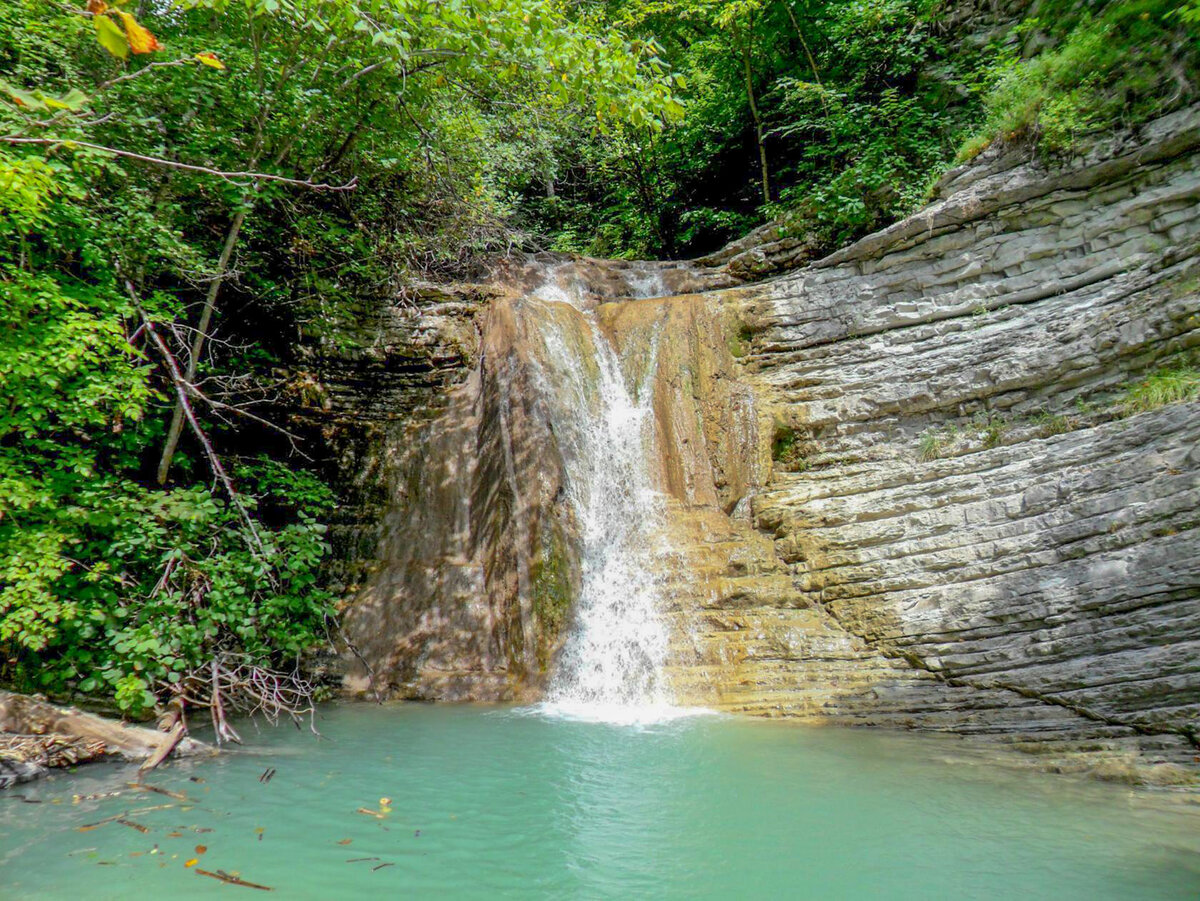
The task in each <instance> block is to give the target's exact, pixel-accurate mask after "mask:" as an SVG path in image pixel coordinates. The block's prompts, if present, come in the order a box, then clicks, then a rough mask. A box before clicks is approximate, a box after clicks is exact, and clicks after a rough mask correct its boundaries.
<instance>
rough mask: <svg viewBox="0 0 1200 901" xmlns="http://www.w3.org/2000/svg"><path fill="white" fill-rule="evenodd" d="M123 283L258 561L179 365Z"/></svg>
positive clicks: (249, 522)
mask: <svg viewBox="0 0 1200 901" xmlns="http://www.w3.org/2000/svg"><path fill="white" fill-rule="evenodd" d="M122 281H124V282H125V290H126V291H127V292H128V293H129V299H130V300H132V301H133V305H134V307H136V308H137V311H138V314H139V315H140V316H141V317H142V322H143V323H144V324H145V326H146V334H148V335H149V336H150V339H151V340H152V341H153V342H154V346H155V347H156V348H158V352H159V353H160V354H162V357H163V362H164V363H166V365H167V371H168V372H169V373H170V374H171V381H172V383H173V384H174V385H175V394H176V396H177V397H178V398H179V403H180V405H181V406H182V407H183V412H184V415H185V416H186V417H187V421H188V424H189V425H190V426H191V427H192V432H193V433H195V435H196V439H197V440H198V441H199V442H200V444H201V446H202V447H203V448H204V453H205V456H207V457H208V464H209V466H210V467H211V468H212V471H213V475H214V476H216V477H217V479H218V480H219V481H220V482H221V484H222V485H223V486H224V488H225V492H226V493H227V494H228V495H229V499H230V501H231V502H232V503H233V505H234V507H236V508H237V511H238V513H239V514H240V515H241V517H242V521H243V522H244V523H245V524H246V528H248V529H249V530H250V535H251V537H252V538H253V539H254V544H255V546H256V547H257V549H258V553H259V556H260V557H265V556H266V551H265V550H264V549H263V545H262V539H261V538H259V536H258V528H257V527H256V526H255V525H254V520H253V519H251V518H250V513H249V512H248V511H247V510H246V507H245V505H244V504H243V503H242V498H241V495H239V494H238V493H237V490H236V489H235V488H234V487H233V481H232V480H231V479H230V478H229V474H228V473H227V472H226V471H225V467H224V466H223V465H222V464H221V458H220V457H218V456H217V452H216V450H215V449H214V448H213V446H212V442H211V441H209V440H208V436H207V435H206V434H204V429H202V428H201V427H200V421H199V420H198V419H196V412H195V410H193V409H192V405H191V403H190V402H189V400H188V391H187V382H186V381H185V380H184V378H183V373H181V372H180V371H179V364H178V362H176V360H175V355H174V354H173V353H171V349H170V348H169V347H167V344H166V342H165V341H163V339H162V336H161V335H159V333H158V332H157V331H156V330H155V328H154V323H153V322H152V321H151V320H150V317H149V316H147V315H146V311H145V310H144V309H142V304H141V301H139V300H138V297H137V292H136V291H135V290H134V288H133V283H132V282H131V281H129V279H127V278H122Z"/></svg>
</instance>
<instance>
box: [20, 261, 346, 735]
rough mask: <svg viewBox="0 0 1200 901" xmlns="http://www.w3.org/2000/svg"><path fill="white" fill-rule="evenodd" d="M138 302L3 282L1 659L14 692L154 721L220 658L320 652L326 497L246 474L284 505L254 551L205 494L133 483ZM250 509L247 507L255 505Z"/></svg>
mask: <svg viewBox="0 0 1200 901" xmlns="http://www.w3.org/2000/svg"><path fill="white" fill-rule="evenodd" d="M132 312H133V311H132V309H131V305H130V301H129V300H128V299H127V298H122V297H121V296H120V295H119V294H116V293H115V292H106V291H105V290H103V289H100V288H97V287H94V286H88V285H85V284H82V283H72V282H68V281H66V280H56V279H54V278H52V277H50V276H46V275H37V274H31V273H28V272H25V271H21V270H16V269H12V268H8V269H5V270H3V271H0V394H2V396H3V397H4V398H5V404H4V405H3V406H2V407H0V647H2V648H3V649H4V652H5V656H6V658H8V660H9V663H8V664H7V666H6V669H7V677H8V681H10V682H15V683H16V684H18V685H20V686H21V687H24V688H28V689H36V690H41V691H50V692H53V693H66V692H68V691H70V690H78V691H82V692H85V693H91V694H107V695H109V696H110V697H112V698H114V699H115V700H116V702H117V704H118V705H119V706H120V707H121V708H122V709H123V710H126V711H128V712H130V713H134V714H138V713H141V712H142V711H143V710H145V709H146V708H148V707H150V706H152V705H153V703H154V702H155V698H156V696H157V695H158V694H160V693H166V692H169V690H170V686H171V685H173V684H174V683H176V682H177V681H178V680H179V679H180V678H181V676H182V675H183V674H185V673H188V672H191V671H193V670H195V669H196V668H198V667H201V666H202V665H203V664H205V663H206V662H207V660H209V659H211V657H212V656H213V655H214V654H215V653H216V652H217V651H236V652H238V653H244V654H248V655H250V656H251V657H252V658H254V659H257V660H262V661H271V660H275V659H278V658H279V657H280V656H281V655H295V654H298V653H299V652H300V651H301V650H303V649H304V648H306V647H308V646H310V645H312V644H313V643H314V642H315V641H317V640H318V639H319V638H320V637H321V636H322V635H323V629H324V622H325V617H326V615H327V614H329V613H330V612H331V610H330V597H329V595H328V594H327V593H326V592H325V591H324V590H322V589H321V588H320V587H319V585H318V584H317V574H318V570H319V567H320V564H321V561H322V559H323V558H324V556H325V554H326V552H327V546H326V545H325V543H324V540H323V533H324V526H323V525H322V524H321V522H320V519H321V517H323V516H324V514H326V513H327V512H328V510H329V508H330V498H329V493H328V489H327V488H324V487H323V486H322V485H321V484H320V483H319V482H317V481H316V480H315V479H314V478H313V477H312V476H311V475H309V474H307V473H304V472H303V471H299V472H297V471H293V470H290V469H288V468H286V467H283V466H281V465H279V464H275V463H268V462H257V463H252V464H247V465H246V466H244V467H243V468H242V472H241V473H240V475H241V476H242V477H243V478H242V481H243V483H244V484H247V485H256V486H257V487H258V490H260V491H262V492H263V503H264V506H265V505H266V504H267V503H273V504H276V505H277V506H278V511H277V512H276V515H275V517H274V519H275V520H276V521H278V522H279V523H280V524H279V525H277V526H273V527H265V526H266V523H263V522H262V521H261V520H260V526H264V527H262V528H260V535H261V536H262V550H261V551H259V550H257V548H256V545H255V543H254V542H252V541H250V540H248V539H249V536H248V535H247V531H246V530H247V526H246V524H245V523H244V522H242V520H241V519H240V518H239V516H238V515H237V514H236V513H235V512H234V511H233V510H232V509H231V507H230V505H229V503H228V502H227V501H225V500H222V499H220V498H218V497H215V496H214V495H213V493H212V492H211V490H210V489H209V487H208V486H207V485H204V484H193V485H187V486H180V487H176V488H172V489H169V490H159V489H154V488H147V487H145V486H144V485H142V484H139V482H138V481H137V479H136V475H137V469H138V460H139V452H140V450H141V448H142V447H143V446H144V445H145V444H146V442H148V441H151V440H153V439H154V438H156V437H158V436H159V435H160V434H161V428H160V427H159V426H158V423H157V422H154V423H147V422H146V421H145V417H146V414H147V412H148V411H150V409H151V406H152V404H153V402H154V401H155V400H156V399H158V398H159V392H158V391H157V389H156V388H155V387H154V385H153V383H152V381H151V367H150V365H149V363H148V361H147V360H146V359H145V358H144V357H143V356H142V354H141V353H139V352H138V351H137V350H136V349H135V348H134V347H133V346H132V345H131V344H130V342H129V339H128V337H127V334H126V328H127V323H128V322H130V321H131V318H132V317H131V314H132ZM243 500H244V501H245V502H246V503H247V504H249V505H250V506H251V507H252V508H253V507H254V506H255V504H256V499H255V498H254V497H244V498H243Z"/></svg>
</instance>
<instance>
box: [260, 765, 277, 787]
mask: <svg viewBox="0 0 1200 901" xmlns="http://www.w3.org/2000/svg"><path fill="white" fill-rule="evenodd" d="M274 778H275V767H273V766H269V767H267V768H266V769H265V770H263V774H262V775H261V776H259V777H258V781H259V782H261V783H262V784H263V785H266V784H267V783H268V782H270V781H271V780H272V779H274Z"/></svg>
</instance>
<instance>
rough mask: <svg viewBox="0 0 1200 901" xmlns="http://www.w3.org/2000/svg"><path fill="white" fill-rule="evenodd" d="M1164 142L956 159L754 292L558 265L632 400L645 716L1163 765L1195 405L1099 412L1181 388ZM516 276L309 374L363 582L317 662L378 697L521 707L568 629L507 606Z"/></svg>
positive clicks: (1175, 211) (716, 279)
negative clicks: (341, 651)
mask: <svg viewBox="0 0 1200 901" xmlns="http://www.w3.org/2000/svg"><path fill="white" fill-rule="evenodd" d="M1198 147H1200V109H1197V108H1191V109H1187V110H1183V111H1181V112H1178V113H1176V114H1173V115H1172V116H1169V117H1167V118H1165V119H1162V120H1159V121H1157V122H1154V123H1151V124H1150V125H1148V126H1146V127H1144V128H1142V129H1140V130H1139V131H1138V132H1136V133H1131V134H1124V135H1120V136H1116V137H1111V138H1108V139H1106V140H1104V141H1103V142H1098V143H1096V144H1095V145H1094V146H1093V147H1092V148H1091V149H1090V150H1089V151H1088V152H1087V153H1086V154H1082V155H1080V156H1079V157H1077V158H1074V159H1071V160H1069V161H1062V160H1057V161H1045V160H1041V159H1039V158H1037V157H1036V156H1033V155H1031V154H1030V152H1028V151H1023V150H1019V149H1003V148H1000V149H996V150H992V151H988V152H986V153H985V154H983V156H982V157H981V158H979V159H978V160H976V161H975V162H973V163H972V164H971V165H970V166H967V167H965V168H963V169H961V170H958V171H955V172H952V173H950V175H949V176H948V177H947V178H946V179H944V180H943V182H942V184H941V185H940V186H939V189H938V194H937V197H936V198H935V200H934V201H933V202H932V203H931V204H930V205H929V206H928V207H927V208H925V209H924V210H922V211H921V212H920V213H918V214H917V215H915V216H913V217H910V218H909V219H906V220H904V221H902V222H899V223H897V224H895V225H893V226H891V227H890V228H888V229H885V230H884V231H881V232H878V233H876V234H873V235H870V236H868V237H866V238H864V239H862V240H861V241H859V242H857V243H856V244H854V245H852V246H849V247H846V248H844V249H842V250H839V251H838V252H836V253H834V254H832V255H831V256H828V257H826V258H824V259H821V260H817V261H815V262H810V263H808V264H807V265H804V266H803V268H799V269H794V270H792V271H788V272H785V273H784V274H782V275H778V276H776V277H774V278H771V279H770V280H768V281H763V282H759V283H755V284H743V285H740V286H736V285H735V283H736V282H737V281H738V279H739V278H741V277H747V276H750V275H755V274H756V273H761V272H765V271H770V269H771V267H772V266H777V265H786V264H788V261H789V260H790V261H791V263H792V264H794V263H797V262H799V263H803V258H804V253H803V252H800V251H798V250H797V248H803V247H804V246H805V245H803V242H798V243H791V242H790V241H789V242H788V243H789V246H788V247H785V248H782V249H780V248H779V247H775V249H771V248H770V247H766V248H765V249H763V250H761V251H760V252H757V254H756V253H755V248H754V247H750V246H745V247H738V248H735V249H734V250H733V251H732V252H730V253H727V254H725V255H724V256H720V255H718V256H715V257H713V258H711V259H709V260H707V261H705V262H706V263H708V264H711V268H697V267H688V266H682V265H667V266H662V265H660V266H654V265H653V264H645V265H643V266H641V267H640V268H639V267H637V266H634V267H630V266H629V265H628V264H603V263H599V262H596V261H583V262H580V263H576V264H575V268H574V269H573V270H572V271H573V273H574V277H575V278H576V279H577V280H582V282H583V283H585V285H586V290H585V291H584V293H585V294H586V295H588V296H589V297H590V298H591V300H590V302H591V303H593V304H594V305H595V316H596V318H597V320H598V321H599V322H600V324H601V326H602V328H603V330H604V333H605V334H606V335H607V337H608V339H609V340H611V342H612V344H613V346H614V347H616V348H618V350H619V352H620V357H621V360H622V364H623V365H624V366H625V367H626V368H627V369H628V371H629V376H630V378H631V379H634V380H645V379H646V378H649V379H650V384H652V386H653V391H654V392H655V395H654V412H655V422H656V426H655V447H656V451H655V453H656V455H657V469H656V472H657V479H658V482H659V486H660V489H661V490H662V492H663V493H664V494H665V495H666V496H667V498H668V506H669V511H670V515H669V517H668V525H667V532H668V535H669V537H670V546H671V552H670V553H669V554H664V555H663V559H662V565H661V570H662V571H661V573H659V574H657V576H656V577H657V578H661V579H662V580H663V582H664V584H665V586H666V590H665V595H664V596H665V598H666V599H667V604H666V606H667V609H666V611H665V613H666V615H667V616H668V618H669V621H670V623H671V625H672V632H673V640H672V650H671V656H670V675H671V679H672V682H673V685H674V687H675V691H676V694H677V695H678V696H679V698H680V699H681V700H686V701H692V702H697V703H704V704H709V705H713V706H717V707H721V708H723V709H728V710H735V711H743V712H748V713H756V714H765V715H781V716H797V717H802V718H807V719H811V720H820V721H835V722H843V723H848V724H872V725H886V726H901V727H907V728H917V729H932V730H939V731H949V732H956V733H962V734H975V735H990V736H996V737H999V738H1002V739H1004V740H1007V741H1011V742H1014V743H1017V744H1019V745H1021V746H1025V747H1030V748H1038V749H1043V750H1045V749H1052V750H1054V751H1056V752H1063V753H1065V752H1087V753H1089V754H1092V755H1093V756H1094V755H1096V754H1099V755H1101V756H1112V755H1113V754H1117V755H1123V754H1129V755H1138V754H1140V755H1142V759H1151V760H1167V761H1172V762H1176V763H1183V762H1189V763H1190V761H1191V760H1192V757H1193V755H1194V754H1195V753H1196V740H1197V730H1198V728H1200V721H1198V713H1200V515H1198V514H1197V510H1198V509H1200V405H1198V404H1197V403H1195V402H1180V403H1170V404H1167V405H1165V406H1162V407H1160V408H1157V409H1151V410H1147V411H1144V412H1133V411H1132V410H1131V409H1129V408H1128V406H1126V405H1124V403H1123V401H1122V397H1123V395H1122V393H1121V392H1122V390H1123V389H1124V388H1125V387H1126V386H1128V385H1130V384H1131V383H1133V382H1135V381H1137V380H1139V379H1142V378H1145V377H1147V376H1148V375H1150V374H1152V373H1154V372H1157V371H1161V370H1162V369H1163V367H1166V366H1179V365H1186V364H1189V363H1191V364H1194V360H1195V356H1194V354H1195V352H1196V346H1197V344H1198V343H1200V257H1198V255H1197V248H1198V247H1200V217H1198V216H1197V215H1196V212H1197V199H1198V198H1200V157H1198V155H1197V148H1198ZM767 237H768V238H770V237H772V236H771V235H767ZM747 254H749V256H747ZM751 259H757V260H766V261H767V262H768V263H769V265H764V266H759V267H756V266H752V265H750V264H749V263H748V262H747V260H751ZM734 260H740V262H739V263H737V264H736V265H735V266H733V267H732V268H731V267H730V266H729V263H730V262H731V261H734ZM780 261H783V263H780ZM560 262H561V261H560ZM543 265H544V262H543ZM530 278H531V276H530V275H529V272H528V271H526V270H524V269H522V268H521V267H519V266H518V267H515V269H513V268H510V270H509V271H506V272H505V273H502V275H501V276H498V277H496V278H494V279H493V283H494V284H493V287H490V288H487V289H484V288H480V287H477V286H476V287H472V288H469V289H468V288H462V289H457V291H456V292H449V293H447V292H442V293H441V294H437V293H436V292H434V294H437V296H436V297H435V298H434V299H432V300H429V301H428V302H427V306H429V308H430V309H433V311H434V313H435V314H436V315H434V316H432V317H431V316H428V315H425V316H422V315H418V313H419V311H417V312H410V311H403V310H399V309H397V310H394V311H392V312H390V313H387V314H386V315H384V316H383V318H382V321H383V323H384V324H385V325H389V323H390V326H389V327H390V328H391V332H390V334H391V335H392V338H390V339H389V338H388V337H387V335H388V334H389V332H388V331H387V329H383V330H377V332H376V334H377V335H378V336H382V337H377V338H375V339H373V340H371V341H368V342H361V343H360V346H361V344H366V345H368V346H369V347H371V348H374V349H375V350H373V351H372V352H362V353H360V354H359V356H358V357H356V358H354V359H353V360H352V361H351V362H350V363H347V362H345V361H346V360H348V359H350V358H348V357H345V356H342V357H336V356H331V357H329V359H335V358H336V359H340V360H342V363H339V364H338V365H335V366H330V365H326V366H324V369H323V371H324V372H325V373H326V375H325V376H324V377H323V379H322V381H323V383H324V384H325V385H326V386H327V387H326V388H325V389H324V390H325V395H324V396H325V397H326V398H327V401H326V407H327V408H328V409H327V411H326V414H324V415H326V417H327V419H328V420H329V421H328V422H327V424H326V428H327V429H333V430H334V431H335V432H336V431H337V430H336V428H334V426H333V425H332V424H331V423H333V422H334V420H337V421H339V422H341V423H342V426H343V427H345V426H346V423H347V422H350V421H358V422H359V423H360V425H359V426H358V427H356V428H357V431H355V430H354V429H351V430H350V431H351V432H353V433H354V434H355V435H358V436H359V437H358V438H355V439H354V440H350V439H346V440H344V441H343V443H342V446H343V447H345V448H347V449H346V450H345V451H344V454H345V455H346V459H347V465H346V470H347V472H355V473H358V474H359V475H357V476H356V477H355V478H356V479H357V483H358V484H360V485H362V486H364V492H363V494H362V495H360V496H361V497H365V496H367V495H368V494H371V491H374V490H376V489H371V488H370V486H382V487H383V490H382V492H377V493H376V494H374V495H372V496H373V497H374V501H373V503H374V504H375V506H374V507H371V505H370V504H365V503H360V504H359V507H358V509H359V511H360V516H359V519H360V524H359V525H357V526H354V524H353V523H348V524H347V530H346V534H351V533H353V534H356V535H359V536H360V538H358V539H355V540H354V541H349V540H347V541H345V542H344V546H345V547H346V548H350V547H351V546H354V547H357V548H358V554H359V557H360V559H362V560H371V559H372V558H374V559H375V560H376V562H375V564H373V566H372V567H368V570H369V572H367V575H366V576H365V577H364V578H363V579H362V580H361V584H362V586H364V587H363V590H362V592H361V593H360V594H359V595H358V597H357V600H356V602H355V603H354V604H353V605H352V607H351V610H350V613H349V617H348V632H350V634H351V637H352V638H354V639H355V640H356V641H357V642H358V644H359V646H360V648H359V649H360V651H362V652H363V653H364V654H365V657H366V659H367V660H368V661H369V662H370V663H371V664H372V665H373V667H374V670H375V672H376V674H377V676H379V677H380V679H381V682H382V683H383V684H384V687H385V688H386V689H387V690H389V691H393V692H397V693H400V694H405V695H408V696H417V697H432V698H439V697H453V698H463V697H474V698H496V697H513V696H523V697H524V696H530V695H532V694H536V692H537V690H538V688H539V686H540V685H541V684H543V683H544V675H545V673H546V671H547V670H548V669H552V668H553V659H554V654H555V653H556V650H557V647H558V646H559V644H560V643H561V633H562V630H563V629H565V628H569V611H567V612H566V613H563V612H561V610H560V611H559V612H557V613H552V612H548V611H547V609H546V608H544V606H543V607H542V608H539V606H538V605H539V604H544V603H545V598H544V597H542V600H540V601H539V600H537V598H538V597H541V596H540V595H539V594H538V589H537V588H536V586H535V584H534V583H535V582H537V580H538V575H537V574H538V573H540V572H546V571H552V572H553V573H554V576H553V591H554V592H555V593H556V594H555V597H556V598H557V596H558V595H565V596H567V597H568V604H569V595H570V592H571V590H572V586H574V585H577V583H578V572H577V571H576V570H575V569H574V568H573V567H574V566H575V565H576V564H575V563H573V562H572V559H573V558H572V555H571V546H572V541H573V538H572V534H573V532H572V530H573V526H572V524H571V522H570V521H569V516H567V514H566V513H565V512H564V510H563V507H562V504H561V503H560V497H561V489H562V483H563V479H564V478H567V476H566V475H564V472H563V467H562V457H561V454H560V453H558V451H557V450H556V444H555V442H556V437H555V415H556V413H555V410H554V408H553V407H554V405H553V403H552V402H547V400H546V392H545V390H544V389H539V390H533V389H532V388H531V387H530V386H529V385H528V384H526V383H525V382H527V381H528V378H529V376H528V366H529V365H530V364H531V362H536V361H531V360H530V359H526V358H524V357H523V356H522V354H527V353H528V351H527V348H528V347H529V346H530V344H529V342H527V341H523V340H521V339H520V333H521V330H522V329H527V328H528V327H529V326H528V322H529V319H528V317H526V318H522V316H523V315H524V314H522V313H521V312H520V311H521V310H522V309H524V307H523V306H522V305H523V304H526V305H527V304H528V303H531V302H532V301H528V300H522V299H521V297H522V293H523V291H524V290H525V289H526V288H527V287H528V282H529V279H530ZM648 285H649V287H647V286H648ZM730 285H735V286H733V287H730ZM689 291H691V292H700V293H690V294H688V293H682V292H689ZM650 294H660V295H663V296H659V297H650V296H647V295H650ZM430 296H431V297H433V295H430ZM639 296H642V297H643V298H644V299H623V298H630V297H632V298H637V297H639ZM539 315H554V316H564V315H568V314H565V313H562V312H561V311H559V312H553V313H547V312H544V311H543V313H542V314H539ZM388 317H391V318H390V319H389V318H388ZM480 335H482V336H483V337H482V338H481V337H480ZM397 336H399V337H397ZM652 343H653V345H654V347H655V352H654V353H653V354H651V353H648V352H645V350H646V348H647V347H649V346H650V345H651V344H652ZM414 347H421V348H424V349H423V350H422V351H421V352H420V353H416V352H414V350H413V348H414ZM522 348H526V350H522ZM418 358H419V359H418ZM318 362H319V361H318ZM315 368H316V369H318V370H322V366H321V365H315ZM651 370H653V371H651ZM329 373H332V374H333V375H332V377H331V376H330V375H329ZM452 385H457V387H453V388H452V389H451V388H450V387H449V386H452ZM364 395H365V396H370V397H374V398H375V400H374V401H372V402H371V403H369V404H368V403H364V402H363V396H364ZM501 397H503V401H501V400H500V398H501ZM382 410H386V413H382V412H381V411H382ZM339 411H340V412H339ZM518 414H519V415H518ZM339 416H340V417H341V418H340V419H339V418H338V417H339ZM372 417H374V418H372ZM514 417H515V418H514ZM368 419H370V420H371V421H372V422H373V423H375V425H372V428H375V429H376V431H377V432H378V433H379V434H383V435H384V437H382V438H379V439H378V440H376V441H375V443H374V445H371V442H370V441H366V440H365V439H363V438H362V437H361V436H362V435H363V434H365V433H366V432H368V431H370V430H369V429H364V428H362V427H361V422H362V421H363V420H368ZM379 422H385V423H387V425H386V427H382V426H378V425H377V424H378V423H379ZM372 448H373V449H372ZM364 449H366V450H364ZM356 454H357V456H355V455H356ZM364 463H365V465H364ZM351 464H353V465H351ZM421 486H424V487H421ZM464 486H466V487H464ZM368 489H369V490H368ZM380 507H387V508H388V509H390V513H389V514H388V516H387V517H386V518H384V519H383V520H382V521H383V522H384V523H385V525H384V527H383V528H382V529H377V530H375V538H374V539H366V540H364V539H362V538H361V536H362V535H365V534H368V533H370V532H371V529H370V528H363V527H362V525H361V520H366V519H370V518H371V517H370V516H369V515H367V514H365V513H363V512H362V511H368V512H369V510H370V509H374V510H378V509H379V508H380ZM376 518H377V519H378V517H376ZM380 536H383V540H382V543H378V539H379V537H380ZM547 567H549V570H547V569H546V568H547ZM453 574H457V575H453ZM451 583H453V584H451ZM555 603H556V604H558V607H561V606H562V604H561V598H560V599H558V600H557V601H556V602H555ZM556 609H558V608H556ZM389 611H390V612H389ZM397 611H402V612H399V613H397ZM548 622H549V623H550V625H551V628H548V627H547V623H548ZM1059 756H1060V757H1061V756H1062V754H1059Z"/></svg>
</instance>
